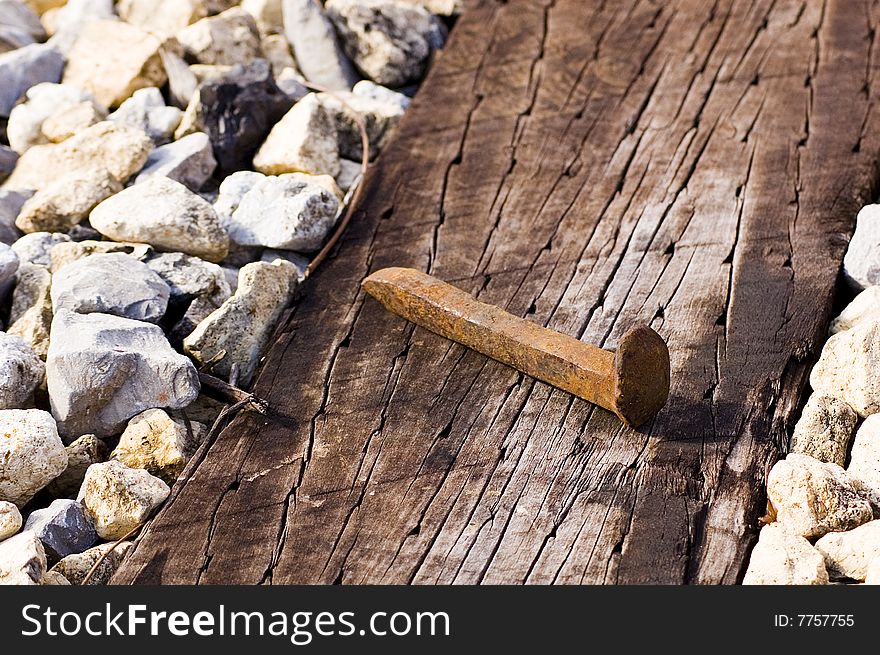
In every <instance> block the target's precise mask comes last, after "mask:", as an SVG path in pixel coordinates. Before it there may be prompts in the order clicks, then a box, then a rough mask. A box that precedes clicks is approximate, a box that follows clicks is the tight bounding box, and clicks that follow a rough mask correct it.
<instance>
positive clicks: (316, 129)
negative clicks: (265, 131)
mask: <svg viewBox="0 0 880 655" xmlns="http://www.w3.org/2000/svg"><path fill="white" fill-rule="evenodd" d="M254 168H255V169H257V170H258V171H260V172H261V173H265V174H266V175H279V174H281V173H293V172H297V171H299V172H302V173H312V174H314V175H331V176H333V177H335V176H336V175H338V174H339V142H338V135H337V133H336V125H335V123H334V121H333V120H332V118H331V117H330V115H329V114H328V112H327V110H326V109H325V108H324V105H323V104H322V103H321V100H320V99H319V98H318V96H317V95H316V94H314V93H310V94H309V95H307V96H306V97H305V98H303V99H302V100H300V101H299V102H298V103H296V104H295V105H294V106H293V108H292V109H291V110H290V111H289V112H287V113H286V114H285V115H284V118H282V119H281V121H280V122H279V123H278V124H277V125H276V126H275V127H273V128H272V131H271V132H269V136H268V137H267V138H266V141H265V142H264V143H263V145H262V146H261V147H260V149H259V151H258V152H257V154H256V156H255V157H254Z"/></svg>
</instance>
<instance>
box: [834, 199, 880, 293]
mask: <svg viewBox="0 0 880 655" xmlns="http://www.w3.org/2000/svg"><path fill="white" fill-rule="evenodd" d="M843 274H844V277H845V278H846V280H847V281H848V282H849V283H850V285H851V286H853V287H854V288H856V289H864V288H866V287H869V286H872V285H875V284H880V205H867V206H865V207H862V209H861V210H860V211H859V213H858V216H857V217H856V231H855V233H854V234H853V237H852V240H851V241H850V242H849V247H848V248H847V250H846V255H845V256H844V258H843Z"/></svg>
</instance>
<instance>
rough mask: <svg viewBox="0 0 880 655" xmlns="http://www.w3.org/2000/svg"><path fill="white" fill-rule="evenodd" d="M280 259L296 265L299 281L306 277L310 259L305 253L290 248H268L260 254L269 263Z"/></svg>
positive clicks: (262, 260)
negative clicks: (291, 250)
mask: <svg viewBox="0 0 880 655" xmlns="http://www.w3.org/2000/svg"><path fill="white" fill-rule="evenodd" d="M279 259H283V260H284V261H287V262H290V263H291V264H293V265H294V266H295V267H296V279H297V281H298V282H302V281H304V280H305V279H306V269H308V267H309V263H310V261H309V258H308V257H306V256H305V255H301V254H299V253H298V252H290V251H289V250H273V249H272V248H266V250H264V251H263V254H262V255H261V256H260V261H261V262H266V263H267V264H274V263H275V262H276V261H278V260H279Z"/></svg>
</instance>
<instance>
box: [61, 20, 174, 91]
mask: <svg viewBox="0 0 880 655" xmlns="http://www.w3.org/2000/svg"><path fill="white" fill-rule="evenodd" d="M163 47H164V48H168V49H169V50H171V51H173V52H178V53H179V46H178V45H177V44H176V43H175V42H174V41H173V40H168V41H165V42H163V41H162V39H160V38H159V37H157V36H154V35H153V34H150V33H149V32H146V31H144V30H143V29H141V28H139V27H137V26H135V25H130V24H128V23H124V22H116V21H94V22H92V23H88V24H86V25H85V26H84V27H83V29H82V32H81V33H80V36H79V38H78V39H77V41H76V44H75V45H74V46H73V49H72V50H71V52H70V54H69V56H68V61H67V68H66V69H65V71H64V83H65V84H73V85H74V86H79V87H81V88H83V89H85V90H87V91H89V92H91V93H92V95H94V96H95V98H97V99H98V101H99V102H101V103H102V104H104V105H105V106H107V107H111V108H112V107H118V106H119V105H120V104H121V103H122V102H123V101H124V100H125V99H126V98H129V97H130V96H131V94H132V93H134V92H135V91H137V90H138V89H143V88H145V87H148V86H159V87H161V86H162V85H163V84H165V81H166V80H167V76H166V74H165V68H164V66H163V65H162V60H161V58H160V56H159V50H160V48H163Z"/></svg>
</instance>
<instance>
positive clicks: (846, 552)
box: [816, 520, 880, 580]
mask: <svg viewBox="0 0 880 655" xmlns="http://www.w3.org/2000/svg"><path fill="white" fill-rule="evenodd" d="M816 549H817V550H818V551H819V552H820V553H822V555H824V557H825V564H826V565H827V567H828V570H829V571H831V572H832V573H834V574H836V575H837V576H839V577H843V578H851V579H853V580H864V579H865V577H866V576H867V574H868V565H869V564H870V563H871V561H872V560H874V559H877V558H880V520H878V521H871V522H870V523H865V524H864V525H861V526H859V527H857V528H854V529H853V530H850V531H848V532H831V533H829V534H826V535H825V536H824V537H822V538H821V539H819V541H817V542H816Z"/></svg>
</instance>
